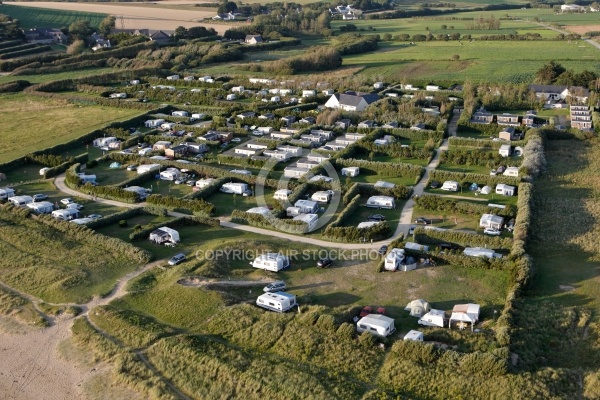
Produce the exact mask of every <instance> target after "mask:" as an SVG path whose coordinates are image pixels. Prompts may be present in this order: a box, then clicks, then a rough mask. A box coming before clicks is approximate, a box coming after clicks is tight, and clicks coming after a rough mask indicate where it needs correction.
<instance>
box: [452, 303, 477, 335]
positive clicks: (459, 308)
mask: <svg viewBox="0 0 600 400" xmlns="http://www.w3.org/2000/svg"><path fill="white" fill-rule="evenodd" d="M479 310H480V306H479V304H457V305H455V306H454V308H453V309H452V315H451V316H450V321H448V327H449V328H450V327H452V321H454V322H458V324H459V326H461V327H465V324H467V323H469V324H471V330H473V325H475V324H476V323H477V321H478V320H479Z"/></svg>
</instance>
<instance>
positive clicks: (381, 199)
mask: <svg viewBox="0 0 600 400" xmlns="http://www.w3.org/2000/svg"><path fill="white" fill-rule="evenodd" d="M366 206H367V207H372V208H380V209H381V208H387V209H390V210H391V209H392V208H395V207H396V202H395V201H394V198H393V197H391V196H371V197H369V198H368V199H367V204H366Z"/></svg>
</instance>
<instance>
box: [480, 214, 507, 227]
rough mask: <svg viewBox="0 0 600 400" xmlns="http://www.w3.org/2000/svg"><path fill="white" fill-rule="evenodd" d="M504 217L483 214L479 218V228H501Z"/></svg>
mask: <svg viewBox="0 0 600 400" xmlns="http://www.w3.org/2000/svg"><path fill="white" fill-rule="evenodd" d="M502 225H504V217H501V216H499V215H494V214H483V215H482V216H481V218H480V219H479V227H480V228H493V229H502Z"/></svg>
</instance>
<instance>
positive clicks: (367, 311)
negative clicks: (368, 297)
mask: <svg viewBox="0 0 600 400" xmlns="http://www.w3.org/2000/svg"><path fill="white" fill-rule="evenodd" d="M369 314H373V307H371V306H366V307H364V308H363V309H362V311H361V312H360V317H361V318H362V317H366V316H367V315H369Z"/></svg>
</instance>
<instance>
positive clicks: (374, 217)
mask: <svg viewBox="0 0 600 400" xmlns="http://www.w3.org/2000/svg"><path fill="white" fill-rule="evenodd" d="M367 221H378V222H381V221H385V216H383V215H381V214H373V215H369V216H368V217H367Z"/></svg>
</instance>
